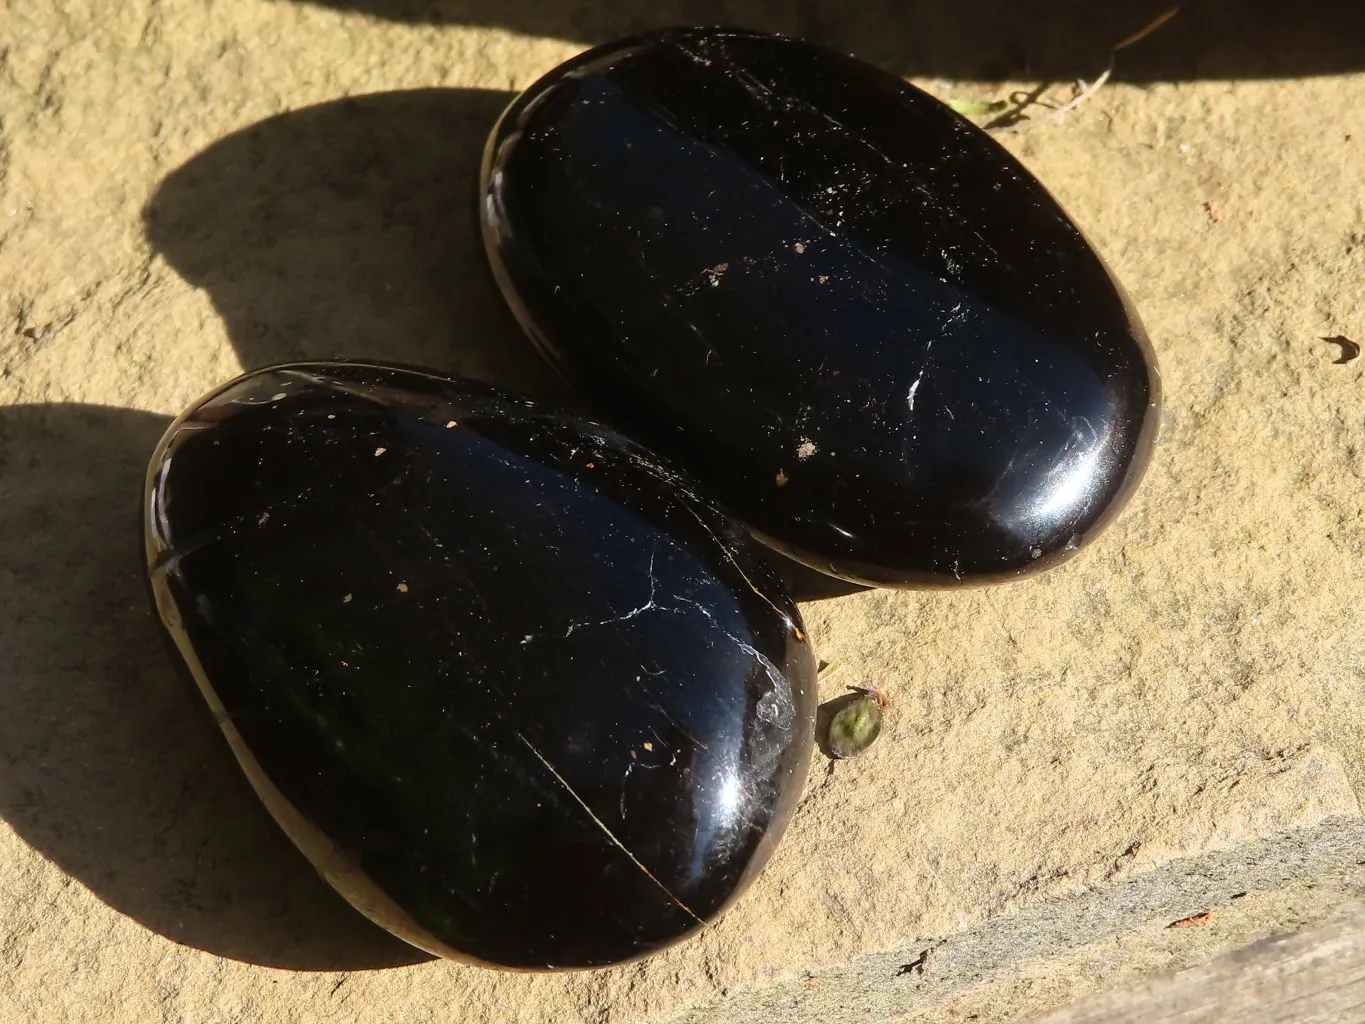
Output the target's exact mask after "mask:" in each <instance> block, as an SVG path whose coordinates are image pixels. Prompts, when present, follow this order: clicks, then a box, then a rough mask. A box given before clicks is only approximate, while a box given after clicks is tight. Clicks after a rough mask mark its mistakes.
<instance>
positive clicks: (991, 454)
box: [481, 28, 1160, 586]
mask: <svg viewBox="0 0 1365 1024" xmlns="http://www.w3.org/2000/svg"><path fill="white" fill-rule="evenodd" d="M482 183H483V195H482V203H481V214H482V219H483V227H484V236H485V240H486V242H487V247H488V253H489V258H490V260H491V261H492V263H493V268H494V271H495V274H496V276H497V279H498V282H499V284H500V285H501V286H502V289H503V293H504V295H505V296H506V298H507V300H508V303H509V305H510V306H511V308H512V309H513V311H514V312H515V313H516V315H517V319H518V320H519V321H520V322H521V323H522V324H523V326H525V328H526V329H527V331H528V333H529V334H530V336H531V337H532V339H533V340H534V341H535V342H536V344H537V346H538V348H539V349H540V351H541V352H542V353H543V354H544V355H545V357H546V358H547V359H548V360H549V361H550V362H551V363H552V364H553V365H554V366H556V367H557V368H558V369H560V370H561V371H563V373H564V374H565V376H567V377H568V379H569V380H571V381H573V382H574V383H575V384H576V385H577V386H578V387H579V388H580V389H582V390H583V391H584V392H585V393H586V394H587V395H589V396H590V397H591V398H592V400H593V401H594V404H595V405H596V406H597V407H598V408H600V409H602V410H603V413H604V414H605V415H608V416H611V417H612V418H613V419H615V420H616V421H618V422H619V423H621V425H622V426H623V427H625V428H626V429H628V430H629V431H630V432H631V433H632V434H633V435H635V436H638V437H639V438H640V439H642V440H647V441H648V443H649V444H651V445H652V446H654V447H656V448H658V449H659V450H660V451H663V452H667V453H668V454H670V455H671V456H673V457H675V458H676V459H678V460H679V461H680V462H681V463H682V464H683V465H685V466H687V467H688V468H689V469H691V470H692V472H693V473H695V474H696V475H697V476H698V477H699V478H700V479H701V480H703V481H704V482H705V483H706V485H707V486H708V487H710V488H711V490H712V491H713V493H715V494H716V496H717V497H718V498H720V499H721V500H722V501H723V502H724V503H725V504H727V505H728V506H729V507H730V508H732V509H734V510H735V512H736V514H738V515H740V516H741V517H742V518H743V519H744V520H745V521H746V522H747V523H749V524H750V525H751V526H752V527H753V528H754V529H755V530H756V531H757V533H758V534H759V535H760V536H761V537H763V538H764V539H765V540H767V541H768V542H769V543H771V544H773V545H774V546H775V547H777V548H778V549H779V550H781V551H783V552H784V553H786V554H788V555H791V556H792V557H793V558H797V559H799V560H800V561H802V562H804V563H806V564H807V565H809V566H812V567H813V568H816V569H819V570H821V571H824V572H828V573H831V574H833V575H836V576H840V577H843V578H845V579H850V580H854V581H858V582H863V583H874V584H884V585H916V586H926V585H928V586H934V585H938V586H952V585H955V584H959V583H962V582H964V581H965V582H970V583H982V582H987V581H999V580H1008V579H1011V578H1013V577H1017V576H1019V575H1022V574H1024V573H1027V572H1030V571H1039V570H1042V569H1045V568H1048V567H1050V566H1054V565H1056V564H1058V563H1059V562H1061V561H1062V560H1064V559H1066V558H1068V557H1070V556H1071V555H1072V554H1073V553H1074V552H1076V551H1078V550H1079V549H1080V548H1081V547H1082V546H1083V545H1084V544H1085V543H1086V542H1087V541H1088V540H1089V539H1091V538H1092V537H1093V536H1094V535H1095V534H1097V533H1098V532H1099V530H1100V529H1101V528H1102V526H1103V524H1104V523H1106V522H1108V521H1109V520H1110V519H1111V518H1112V517H1113V515H1114V513H1115V512H1117V511H1118V509H1119V508H1120V507H1121V506H1122V504H1123V502H1124V501H1125V500H1126V499H1127V497H1128V496H1129V494H1131V492H1132V490H1133V487H1134V486H1135V484H1136V482H1137V480H1138V479H1139V478H1140V476H1141V473H1142V470H1143V469H1144V468H1145V466H1146V462H1147V458H1148V456H1149V454H1150V452H1151V446H1152V439H1153V436H1154V435H1155V433H1156V424H1157V416H1158V412H1159V408H1160V378H1159V376H1158V374H1157V370H1156V363H1155V357H1154V356H1153V354H1152V350H1151V347H1150V345H1149V344H1148V342H1147V338H1146V335H1145V333H1144V331H1143V328H1142V325H1141V323H1140V322H1139V321H1138V319H1137V317H1136V314H1135V313H1133V311H1132V309H1131V306H1130V304H1129V303H1128V301H1127V298H1126V296H1125V295H1124V293H1123V290H1122V288H1121V287H1119V286H1118V285H1117V284H1116V283H1115V282H1114V281H1113V279H1112V277H1111V275H1110V273H1109V271H1108V270H1107V268H1106V267H1105V265H1104V263H1103V261H1102V260H1101V259H1100V258H1099V256H1098V255H1097V254H1096V253H1095V252H1094V250H1093V249H1092V248H1091V247H1090V245H1089V244H1088V243H1087V242H1086V240H1085V238H1084V237H1083V236H1082V235H1081V234H1080V232H1079V231H1078V229H1077V228H1076V226H1075V225H1074V224H1073V223H1072V222H1071V221H1070V220H1069V219H1068V218H1067V216H1066V214H1065V213H1064V212H1063V211H1062V210H1061V209H1060V208H1059V207H1058V206H1057V204H1056V202H1055V201H1054V200H1053V198H1052V197H1051V196H1049V195H1048V194H1047V191H1046V190H1045V189H1044V188H1043V186H1042V185H1041V184H1039V183H1038V182H1037V181H1036V180H1035V179H1034V178H1032V177H1031V176H1030V175H1029V173H1028V172H1027V171H1026V170H1025V169H1024V168H1023V167H1022V166H1020V164H1019V163H1018V162H1017V161H1015V160H1014V158H1013V157H1011V156H1010V154H1009V153H1008V151H1006V150H1005V149H1003V148H1002V147H1001V146H999V145H998V144H997V143H996V142H994V141H993V140H992V139H991V138H990V136H989V135H987V134H986V133H985V132H982V131H980V130H979V129H977V128H976V127H975V126H974V125H972V124H971V123H970V122H969V121H967V120H966V119H965V118H962V117H959V116H957V115H956V114H954V113H953V112H952V111H951V110H950V109H949V108H948V107H947V106H945V105H944V104H942V103H940V102H938V101H937V100H935V99H934V98H933V97H931V96H928V95H926V94H925V93H924V92H922V91H920V90H918V89H915V88H913V87H912V86H910V85H908V84H906V83H905V82H904V81H902V80H901V79H900V78H898V77H897V76H895V75H893V74H890V73H888V72H886V71H884V70H883V69H881V68H877V67H874V66H873V65H870V64H867V63H865V62H863V61H859V60H857V59H855V58H852V57H849V56H847V55H845V54H841V53H838V52H836V51H833V50H828V49H825V48H822V47H817V46H812V45H810V44H808V43H804V42H799V41H794V40H790V39H785V38H781V37H776V36H772V35H766V34H761V33H754V32H747V31H742V30H735V29H724V28H722V29H691V30H671V31H667V32H662V33H655V34H651V35H644V36H635V37H631V38H629V39H625V40H621V41H619V42H615V43H611V44H608V45H606V46H603V47H599V48H597V49H594V50H590V51H588V52H587V53H585V54H583V55H582V56H580V57H578V58H576V59H575V60H573V61H571V62H570V63H568V64H566V65H563V66H562V67H560V68H557V69H555V70H554V71H553V72H551V73H550V74H549V75H547V76H546V77H545V78H543V79H542V80H540V81H539V82H537V83H536V84H535V85H534V86H532V87H531V88H530V89H528V90H527V91H526V92H525V93H524V94H523V95H521V96H520V97H518V98H517V100H516V101H515V102H514V103H513V104H512V105H511V107H509V108H508V110H507V112H506V113H505V114H504V115H503V117H502V118H501V120H500V122H499V124H498V127H497V129H496V131H495V132H494V133H493V135H492V137H491V138H490V139H489V142H488V149H487V153H486V156H485V165H484V169H483V175H482Z"/></svg>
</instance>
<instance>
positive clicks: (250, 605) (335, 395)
mask: <svg viewBox="0 0 1365 1024" xmlns="http://www.w3.org/2000/svg"><path fill="white" fill-rule="evenodd" d="M144 511H145V522H146V543H147V552H148V566H149V576H150V579H151V583H152V591H153V595H154V599H155V603H156V606H157V608H158V610H159V612H160V616H161V621H162V622H163V624H164V625H165V627H166V629H167V631H168V633H169V635H170V638H171V639H172V641H173V643H174V647H175V648H176V649H177V650H178V652H179V654H180V656H181V657H182V658H183V660H184V662H185V663H186V665H187V667H188V668H189V670H190V673H191V675H192V676H193V677H194V679H195V681H196V682H197V684H198V686H199V688H200V690H201V691H202V693H203V695H204V697H205V698H206V699H207V701H208V703H209V705H210V707H211V708H212V709H213V711H214V712H215V713H216V715H217V717H218V720H219V722H220V724H221V726H222V728H223V730H224V732H225V733H226V734H227V737H228V739H229V741H230V743H231V744H232V747H233V749H234V752H235V753H236V755H237V758H238V760H239V762H240V763H241V765H242V767H243V769H244V770H245V771H246V773H247V775H248V776H249V777H250V779H251V781H252V783H253V784H254V785H255V787H256V789H257V792H258V793H259V794H260V795H261V797H262V799H263V800H264V802H265V804H266V805H267V807H268V808H269V809H270V811H271V812H272V813H273V814H274V816H275V817H276V819H277V820H278V821H279V822H280V823H281V825H282V826H283V827H284V828H285V830H286V831H287V832H288V833H289V834H290V836H291V837H292V838H293V839H294V841H295V842H296V843H297V844H298V846H299V847H300V848H301V849H302V850H303V851H304V853H305V854H307V855H308V857H309V858H310V859H311V860H312V861H313V862H314V864H315V865H316V866H317V867H318V868H319V869H320V870H321V871H322V873H323V874H324V875H325V876H326V877H327V878H328V880H329V881H330V882H331V883H332V884H333V885H334V886H336V888H337V889H338V890H340V891H341V892H342V894H343V895H345V896H346V897H347V898H348V899H350V900H351V901H352V902H353V903H354V904H355V905H356V906H357V907H359V908H360V909H361V910H363V911H364V912H365V913H367V914H368V915H369V916H371V917H372V918H374V919H375V920H376V921H378V922H379V923H380V924H382V925H383V926H385V927H387V928H389V929H390V930H391V931H393V932H395V933H396V934H398V935H400V936H401V937H403V938H404V939H407V940H408V941H410V942H412V943H413V944H415V945H418V946H421V947H423V948H425V949H428V950H430V951H432V952H435V953H439V954H442V955H447V956H452V957H457V958H461V959H468V960H474V961H478V962H484V963H490V964H496V965H502V966H507V967H514V968H550V967H588V966H596V965H602V964H610V963H616V962H619V961H622V960H626V959H630V958H635V957H639V956H643V955H647V954H649V953H652V952H654V951H656V950H658V949H660V948H661V947H663V946H666V945H667V944H669V943H671V942H673V941H675V940H677V939H679V938H680V937H682V936H685V935H687V934H688V933H690V932H692V931H694V930H695V929H697V928H698V927H699V926H700V925H701V924H702V923H704V922H706V921H708V920H709V919H711V918H714V917H715V916H716V915H717V914H718V913H720V912H721V910H722V909H723V908H724V907H725V906H726V905H727V904H729V902H730V901H731V900H732V899H733V898H734V897H735V896H736V895H737V894H738V893H739V892H740V890H741V889H742V888H743V887H744V886H745V885H746V884H747V882H748V881H749V880H750V879H751V878H752V877H753V876H754V874H755V873H756V872H757V871H758V870H759V869H760V868H761V866H762V864H763V862H764V861H765V860H766V858H767V856H768V854H769V853H770V851H771V850H772V848H773V846H774V845H775V843H776V842H777V839H778V836H779V835H780V833H781V832H782V829H783V827H784V825H785V823H786V820H787V818H788V816H789V814H790V813H791V810H792V806H793V803H794V801H795V798H796V796H797V794H798V792H799V790H800V787H801V785H802V781H803V779H804V776H805V772H806V767H807V764H808V762H809V757H810V747H811V742H812V733H813V688H814V663H813V659H812V656H811V651H810V648H809V645H808V643H807V642H806V639H805V636H804V634H803V632H802V628H801V625H800V619H799V615H798V612H797V610H796V608H795V606H794V605H793V604H792V602H791V600H790V599H789V598H788V597H787V595H786V594H785V593H784V592H783V591H782V589H781V587H780V586H779V585H778V584H777V583H776V582H775V580H774V577H773V576H772V575H771V573H770V571H769V570H768V569H767V568H766V567H765V564H764V563H763V562H762V561H761V559H760V557H759V552H761V548H758V547H757V545H754V544H753V542H752V541H751V540H750V539H749V538H748V536H747V535H746V533H745V532H744V530H743V528H742V527H741V526H739V525H738V524H736V523H734V522H733V521H732V520H730V519H728V518H727V517H726V516H725V515H724V514H723V513H721V512H720V511H718V510H717V508H716V506H715V505H714V504H713V503H712V502H711V501H710V500H709V499H707V498H706V497H704V496H702V495H700V494H698V493H697V492H696V491H695V490H694V489H693V487H692V485H691V484H690V483H689V481H688V479H687V478H686V477H684V476H681V475H680V474H679V473H677V472H676V471H674V470H672V469H670V468H668V466H667V465H665V464H663V463H661V462H660V461H659V460H658V458H657V457H656V456H654V455H652V454H651V453H650V452H648V451H646V450H645V449H643V448H640V447H638V446H636V445H634V444H632V443H631V442H629V441H628V440H626V439H625V438H623V437H621V436H620V435H619V434H617V433H615V432H613V431H611V430H609V429H605V428H602V427H600V426H598V425H597V424H594V423H592V422H589V421H587V420H584V419H581V418H578V417H575V416H571V415H569V414H566V413H563V412H559V411H556V410H552V409H548V408H543V407H541V406H539V405H537V404H534V403H532V402H530V401H527V400H524V399H520V398H518V397H515V396H512V395H509V394H506V393H504V392H501V391H497V390H494V389H492V388H489V387H487V386H484V385H481V384H475V383H471V382H467V381H456V380H449V379H445V378H440V377H435V376H432V375H429V374H423V373H418V372H414V371H408V370H403V369H397V368H392V367H378V366H369V365H356V364H337V363H311V364H296V365H290V366H279V367H274V368H271V369H266V370H261V371H259V372H256V373H253V374H250V375H248V376H245V377H242V378H240V379H238V380H237V381H235V382H233V383H231V384H229V385H227V386H226V387H224V388H222V389H221V390H219V391H217V392H216V393H214V394H212V395H210V396H209V397H207V398H206V399H204V400H203V401H201V402H200V403H198V404H197V405H196V406H194V408H192V409H191V410H190V411H188V412H187V413H185V414H184V415H183V416H182V417H181V418H180V419H179V420H177V421H176V422H175V424H174V425H173V426H172V427H171V428H170V430H169V431H168V433H167V434H166V436H165V438H164V439H163V440H162V442H161V445H160V447H159V448H158V450H157V452H156V454H155V456H154V457H153V460H152V464H151V467H150V470H149V475H148V483H147V491H146V499H145V506H144Z"/></svg>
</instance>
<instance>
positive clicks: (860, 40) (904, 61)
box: [276, 0, 1365, 82]
mask: <svg viewBox="0 0 1365 1024" xmlns="http://www.w3.org/2000/svg"><path fill="white" fill-rule="evenodd" d="M276 2H284V0H276ZM302 2H306V3H315V4H320V5H323V6H329V7H336V8H340V9H342V10H348V11H355V12H360V13H364V14H368V15H371V16H373V17H376V18H384V19H387V20H392V21H401V22H409V23H416V24H434V25H450V26H461V25H470V26H489V27H498V28H505V29H511V30H513V31H517V32H525V33H528V34H531V35H536V36H549V37H554V38H559V39H569V40H573V41H575V42H578V43H582V44H584V45H589V44H593V43H600V42H604V41H606V40H609V39H614V38H617V37H620V36H623V35H629V34H631V33H634V32H639V31H643V30H645V29H649V28H655V27H659V26H663V25H678V24H692V25H715V24H727V25H740V26H744V27H746V28H757V29H764V30H767V31H775V32H783V33H786V34H789V35H795V36H800V37H802V38H806V39H810V40H811V41H813V42H819V43H824V44H826V45H828V46H832V47H834V48H836V49H839V50H845V51H849V52H852V53H856V54H858V56H860V57H862V58H864V59H865V60H870V61H872V62H873V63H875V64H879V65H881V66H883V67H886V68H888V69H890V70H892V71H895V72H897V73H899V74H903V75H907V76H911V77H916V78H933V77H941V78H954V79H977V80H981V81H1000V80H1004V79H1012V80H1024V81H1030V80H1033V81H1057V82H1066V81H1070V80H1072V79H1076V78H1083V79H1085V80H1087V81H1089V80H1090V79H1093V78H1094V77H1095V76H1096V75H1098V74H1099V73H1100V72H1101V71H1103V70H1104V67H1105V62H1106V61H1107V59H1108V55H1109V49H1110V47H1112V46H1113V45H1114V44H1115V43H1117V42H1119V41H1120V40H1121V39H1123V38H1125V37H1126V36H1129V35H1130V34H1132V33H1135V32H1137V31H1138V30H1139V29H1141V28H1143V27H1144V26H1146V25H1148V24H1150V23H1151V22H1152V21H1153V19H1155V18H1156V17H1157V15H1159V14H1161V13H1162V12H1163V11H1165V10H1167V9H1169V8H1171V7H1173V6H1175V4H1174V3H1172V2H1170V0H1110V2H1106V3H1095V2H1094V0H1055V2H1053V3H1048V4H1027V3H1019V2H1018V0H958V2H956V3H951V4H945V3H923V2H921V3H915V2H913V0H862V2H860V3H856V4H843V3H822V2H819V0H796V2H793V0H618V2H616V3H610V4H603V3H594V2H593V0H562V2H550V3H547V2H545V0H302ZM1181 7H1182V9H1181V11H1180V14H1179V15H1178V17H1176V18H1175V19H1174V20H1173V21H1171V22H1169V23H1168V24H1167V25H1165V26H1163V27H1162V28H1161V30H1160V32H1159V33H1157V34H1154V35H1153V36H1152V37H1151V38H1150V39H1149V40H1147V41H1145V42H1144V43H1143V44H1142V45H1141V46H1136V47H1133V48H1132V49H1129V50H1125V51H1123V54H1122V58H1121V59H1120V60H1119V61H1118V63H1117V67H1116V68H1115V73H1114V80H1116V81H1130V82H1155V81H1164V82H1174V81H1188V80H1193V79H1247V78H1285V77H1298V76H1303V75H1323V74H1341V73H1345V72H1349V71H1355V70H1359V69H1361V68H1365V46H1361V44H1360V41H1361V39H1365V5H1363V4H1359V3H1355V2H1353V0H1300V2H1299V3H1294V4H1287V3H1284V2H1283V0H1193V2H1190V0H1187V2H1185V3H1184V4H1183V5H1181ZM546 70H548V68H547V69H546Z"/></svg>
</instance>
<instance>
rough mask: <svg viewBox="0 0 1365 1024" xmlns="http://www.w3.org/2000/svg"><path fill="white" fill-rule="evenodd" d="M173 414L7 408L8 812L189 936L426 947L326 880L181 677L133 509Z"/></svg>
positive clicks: (289, 944) (1, 731)
mask: <svg viewBox="0 0 1365 1024" xmlns="http://www.w3.org/2000/svg"><path fill="white" fill-rule="evenodd" d="M167 424H168V421H167V420H166V418H165V417H161V416H154V415H151V414H147V413H140V412H134V411H130V410H126V409H112V408H103V407H98V406H82V405H33V406H15V407H10V408H6V409H3V410H0V474H2V475H3V479H4V483H5V486H4V492H3V497H0V621H3V622H4V623H6V625H7V634H6V643H5V648H6V650H7V651H8V652H9V653H8V655H7V658H6V671H5V672H4V673H3V674H0V766H3V767H2V768H0V817H3V818H4V820H5V821H6V822H7V823H8V824H9V825H10V826H11V827H12V828H13V829H14V830H15V832H16V833H17V834H18V835H19V836H20V837H21V838H22V839H23V840H24V841H25V842H27V843H29V844H30V845H31V846H32V847H34V848H35V849H36V850H38V851H39V852H40V853H41V854H42V855H43V856H44V857H46V858H48V859H49V860H51V861H52V862H53V863H55V864H56V865H57V866H58V867H59V868H61V869H62V870H63V871H65V872H66V873H68V874H69V875H71V876H73V877H74V878H76V879H78V880H79V881H80V882H81V883H82V884H83V885H85V886H86V887H88V888H89V889H90V890H91V891H92V892H93V893H94V894H95V895H96V896H98V897H99V898H100V899H101V900H103V901H104V902H106V903H108V904H109V905H110V906H111V907H113V908H115V909H116V910H118V911H120V912H122V913H125V914H127V915H129V916H130V917H132V918H134V919H135V920H137V921H139V922H141V923H142V924H143V925H145V926H146V927H148V928H151V929H152V930H154V931H156V932H159V933H160V934H162V935H165V936H167V937H168V938H171V939H173V940H175V941H177V942H182V943H185V944H187V945H191V946H196V947H199V948H201V949H205V950H208V951H210V952H212V953H217V954H220V955H222V956H226V957H231V958H233V959H237V960H245V961H249V962H253V963H258V964H264V965H267V966H275V967H286V968H293V969H299V970H355V969H361V968H374V967H386V966H395V965H399V964H409V963H415V962H418V961H421V960H426V959H429V957H427V955H426V954H424V953H422V952H420V951H417V950H414V949H412V948H411V947H409V946H407V945H405V944H403V943H401V942H399V941H398V940H397V939H394V938H392V937H390V936H389V935H388V934H387V933H385V932H382V931H380V930H379V929H378V928H376V927H374V926H373V925H371V924H370V923H369V922H368V921H366V920H365V919H364V918H363V917H361V916H360V915H359V914H357V913H356V912H355V911H354V910H352V909H351V908H350V907H349V906H348V905H347V904H346V903H345V902H344V901H343V900H342V899H341V898H340V897H339V896H337V895H336V894H335V893H333V891H332V890H331V889H330V888H329V887H328V886H327V885H326V884H325V883H324V882H323V881H322V880H321V879H320V878H319V877H318V876H317V875H316V874H315V873H314V872H313V869H312V868H311V866H310V865H309V864H308V862H307V861H306V860H304V858H303V857H302V856H301V855H300V854H299V853H298V852H297V851H296V850H295V849H294V847H293V846H292V845H291V844H290V842H289V841H288V839H286V838H285V836H284V834H283V833H282V832H281V831H280V830H279V829H278V828H277V827H276V825H275V824H274V822H273V821H272V820H271V819H270V817H269V816H268V815H267V814H266V812H265V810H264V808H263V807H262V806H261V805H260V803H259V802H258V801H257V800H256V798H255V795H254V794H253V793H252V792H251V790H250V787H249V786H248V785H247V783H246V781H245V779H244V777H243V776H242V775H241V773H240V772H239V771H238V769H237V766H236V764H235V763H234V762H233V760H232V757H231V755H230V753H229V752H228V747H227V744H226V743H225V742H224V740H223V738H222V736H221V734H220V733H219V731H218V729H217V727H216V726H215V725H214V724H213V723H212V721H211V720H210V718H209V715H208V712H207V709H206V707H205V706H204V705H203V703H202V701H200V700H199V698H198V696H197V695H196V694H193V693H191V692H190V690H189V689H188V687H187V686H186V685H185V684H184V683H182V682H181V680H180V679H179V678H178V677H177V676H176V674H175V672H174V671H173V669H172V663H171V661H170V659H169V658H168V657H167V654H166V651H165V649H164V647H163V645H162V642H161V639H160V637H159V635H158V631H157V628H156V625H155V620H154V618H153V616H152V614H151V611H150V608H149V604H148V600H147V597H146V594H145V590H144V583H143V579H142V567H141V560H140V554H141V545H140V525H141V524H140V522H139V521H138V500H139V492H140V490H141V485H142V480H143V474H144V472H145V468H146V461H147V459H148V457H149V456H150V454H151V451H152V448H153V446H154V445H155V443H156V441H157V439H158V438H159V437H160V435H161V433H162V432H163V431H164V430H165V428H166V426H167Z"/></svg>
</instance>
